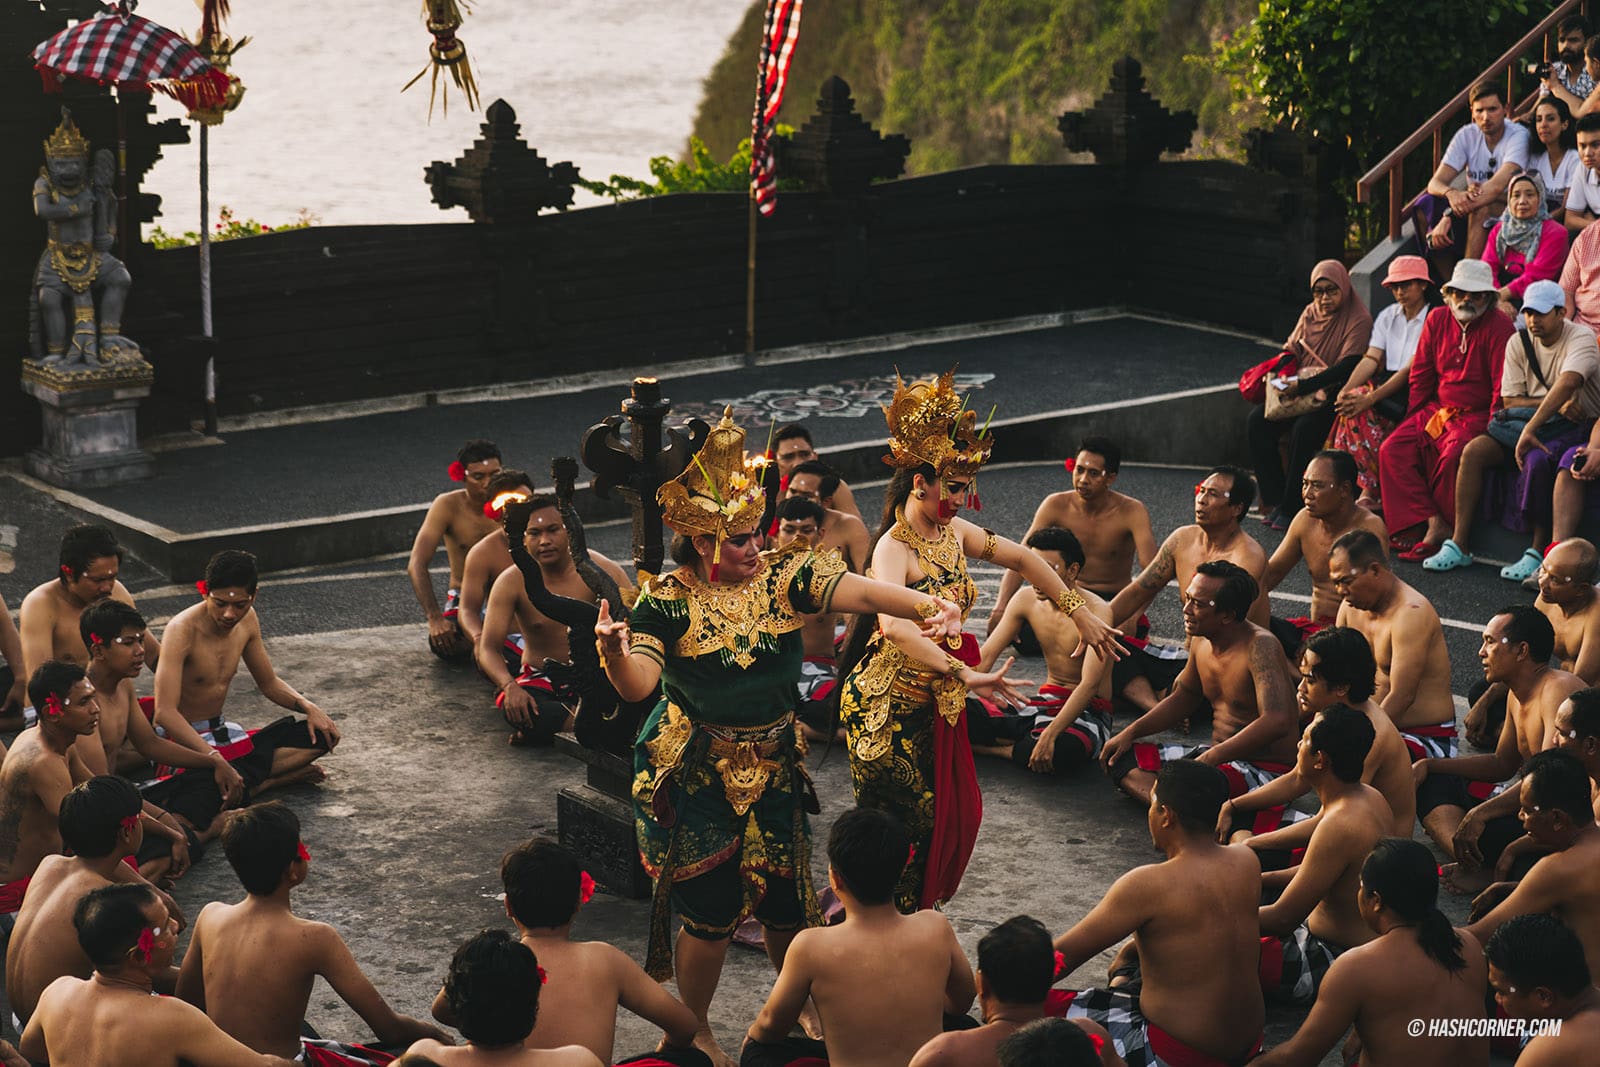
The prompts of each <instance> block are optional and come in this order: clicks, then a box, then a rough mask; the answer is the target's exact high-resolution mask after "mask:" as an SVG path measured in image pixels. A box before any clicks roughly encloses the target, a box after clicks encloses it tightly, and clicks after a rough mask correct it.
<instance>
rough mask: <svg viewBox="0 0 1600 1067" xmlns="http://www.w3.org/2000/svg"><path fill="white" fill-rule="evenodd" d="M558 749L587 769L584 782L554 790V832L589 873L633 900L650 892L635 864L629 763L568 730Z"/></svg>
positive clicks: (559, 739) (636, 848)
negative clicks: (583, 741) (581, 741)
mask: <svg viewBox="0 0 1600 1067" xmlns="http://www.w3.org/2000/svg"><path fill="white" fill-rule="evenodd" d="M556 747H557V748H558V749H560V750H561V751H562V752H565V753H566V754H567V755H569V756H571V757H573V758H574V759H576V760H580V761H581V762H582V763H583V764H584V765H585V766H586V767H587V768H588V771H587V774H586V775H585V778H586V781H585V783H584V784H583V785H580V786H574V787H572V788H569V789H563V790H561V792H560V793H558V794H556V833H557V835H558V836H559V837H560V839H561V843H562V844H563V845H565V846H566V847H567V848H569V849H571V850H572V852H573V854H574V855H575V856H577V857H578V862H580V863H582V864H583V867H584V869H585V870H586V871H588V872H589V875H590V876H591V877H592V878H593V879H594V880H595V881H596V882H599V883H600V884H601V885H603V886H605V887H606V888H607V889H609V890H611V891H612V892H614V893H619V894H621V895H622V896H625V897H629V898H631V899H634V900H643V899H644V898H646V897H648V896H649V895H650V876H649V875H647V874H645V872H644V868H643V867H642V866H640V864H639V844H638V838H637V837H636V835H635V834H634V829H633V802H632V800H631V795H632V794H631V792H630V788H631V784H632V781H633V765H632V764H631V763H630V762H629V761H628V760H625V759H623V758H622V757H620V756H617V755H614V754H612V753H610V752H601V751H598V750H596V749H592V748H584V747H583V746H582V745H580V744H578V739H577V738H575V737H573V736H572V735H571V734H559V735H557V737H556Z"/></svg>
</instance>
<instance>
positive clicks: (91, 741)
mask: <svg viewBox="0 0 1600 1067" xmlns="http://www.w3.org/2000/svg"><path fill="white" fill-rule="evenodd" d="M78 627H79V629H80V630H81V631H82V634H83V643H84V644H85V645H86V646H87V647H88V648H89V649H90V652H89V681H90V683H91V684H92V685H93V686H94V690H95V700H96V702H97V703H98V704H99V705H100V723H99V725H98V726H97V727H96V729H95V732H94V733H92V734H88V735H85V736H83V737H80V738H78V740H77V741H76V742H75V743H74V745H73V747H74V749H75V750H76V751H77V753H78V756H79V757H80V758H81V759H82V760H83V763H84V766H86V767H88V768H89V772H90V773H91V774H96V775H100V774H114V773H116V772H117V770H118V769H119V768H123V769H131V765H130V762H129V761H128V760H127V759H123V758H119V757H122V756H124V747H123V746H124V745H125V744H126V745H128V746H130V747H131V748H132V749H133V751H134V752H135V753H136V754H137V757H138V758H139V759H143V760H148V761H149V762H150V763H153V764H156V765H164V766H168V767H184V768H187V769H189V770H193V771H195V772H197V775H199V776H200V777H205V776H210V777H211V780H212V782H213V784H214V786H215V789H216V797H217V798H218V799H219V800H220V799H221V798H227V797H231V798H232V799H233V800H235V801H237V800H238V799H239V798H240V796H242V795H243V791H244V779H243V777H241V776H240V774H239V772H238V771H237V770H235V769H234V768H233V766H232V765H231V764H230V763H228V761H227V760H226V759H224V758H223V756H222V753H220V752H218V751H217V750H215V749H212V748H210V746H207V749H208V751H206V752H204V753H201V752H196V751H195V750H194V749H191V748H185V747H184V746H182V745H179V744H176V743H174V742H172V741H168V740H167V739H166V738H164V737H162V736H160V735H159V734H157V733H156V729H155V727H154V726H153V725H152V724H151V722H150V720H149V718H147V717H146V716H145V712H144V708H143V707H142V706H141V705H140V702H139V698H138V697H137V696H136V695H135V693H134V689H133V679H135V678H137V677H138V676H139V673H140V672H141V671H142V670H144V635H145V633H146V632H147V628H146V626H145V621H144V616H142V615H140V614H139V613H138V611H136V610H134V609H133V608H130V607H129V606H128V605H126V604H124V603H122V602H121V601H120V600H112V599H110V598H107V599H105V600H100V601H97V602H95V603H94V604H92V605H91V606H90V607H89V608H88V609H87V610H85V611H84V613H83V615H82V616H80V617H79V620H78ZM154 788H155V790H156V791H157V792H159V793H161V794H162V795H164V796H168V797H169V798H170V795H171V793H172V792H173V790H171V789H169V788H168V787H166V786H163V785H160V784H159V783H158V784H157V785H156V786H155V787H154ZM144 813H145V815H146V816H147V818H146V819H145V823H144V825H145V840H144V844H143V845H142V846H141V847H140V849H139V853H138V860H139V870H140V873H142V874H143V875H144V876H145V877H146V878H150V879H158V878H164V877H167V878H176V877H178V876H179V875H181V874H183V872H184V870H185V869H186V868H187V867H188V866H189V860H190V856H189V841H190V840H191V839H192V840H194V841H195V843H197V844H198V843H201V842H203V841H208V840H210V838H211V833H210V832H209V831H207V832H204V833H202V832H200V831H197V830H196V829H195V828H194V827H193V826H192V825H188V824H187V823H186V822H185V821H184V820H183V818H181V817H180V816H179V815H175V814H173V813H172V812H169V811H166V810H164V809H162V808H161V807H160V806H159V805H157V804H154V803H152V802H151V801H149V800H146V801H145V803H144Z"/></svg>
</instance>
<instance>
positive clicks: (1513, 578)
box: [1500, 548, 1544, 582]
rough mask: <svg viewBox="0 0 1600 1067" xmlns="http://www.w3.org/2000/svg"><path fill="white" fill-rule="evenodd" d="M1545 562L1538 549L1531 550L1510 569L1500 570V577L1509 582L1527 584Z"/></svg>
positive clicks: (1502, 568) (1523, 554)
mask: <svg viewBox="0 0 1600 1067" xmlns="http://www.w3.org/2000/svg"><path fill="white" fill-rule="evenodd" d="M1543 562H1544V557H1543V556H1541V555H1540V554H1539V550H1538V549H1536V548H1530V549H1528V550H1527V551H1525V552H1524V553H1522V555H1521V556H1520V557H1519V558H1518V559H1517V561H1516V562H1515V563H1513V564H1511V565H1510V566H1508V567H1501V568H1500V577H1502V578H1504V579H1505V580H1506V581H1508V582H1525V581H1527V580H1528V579H1529V578H1532V577H1533V575H1534V572H1535V571H1537V570H1538V569H1539V564H1541V563H1543Z"/></svg>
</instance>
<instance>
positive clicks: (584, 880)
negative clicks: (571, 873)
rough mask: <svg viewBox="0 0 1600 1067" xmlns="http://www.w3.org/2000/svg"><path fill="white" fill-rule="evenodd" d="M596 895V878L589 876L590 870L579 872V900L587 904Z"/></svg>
mask: <svg viewBox="0 0 1600 1067" xmlns="http://www.w3.org/2000/svg"><path fill="white" fill-rule="evenodd" d="M593 897H594V879H593V878H590V877H589V872H588V871H579V872H578V900H579V902H580V903H583V904H587V903H589V901H590V899H591V898H593Z"/></svg>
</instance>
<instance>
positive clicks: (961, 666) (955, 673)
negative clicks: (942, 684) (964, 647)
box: [944, 654, 968, 678]
mask: <svg viewBox="0 0 1600 1067" xmlns="http://www.w3.org/2000/svg"><path fill="white" fill-rule="evenodd" d="M944 662H945V666H947V667H949V668H950V677H952V678H960V677H961V672H962V671H964V670H966V669H967V666H968V665H967V664H966V663H963V662H962V661H961V660H958V659H956V658H955V657H954V656H951V655H948V654H947V655H946V656H945V657H944Z"/></svg>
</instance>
